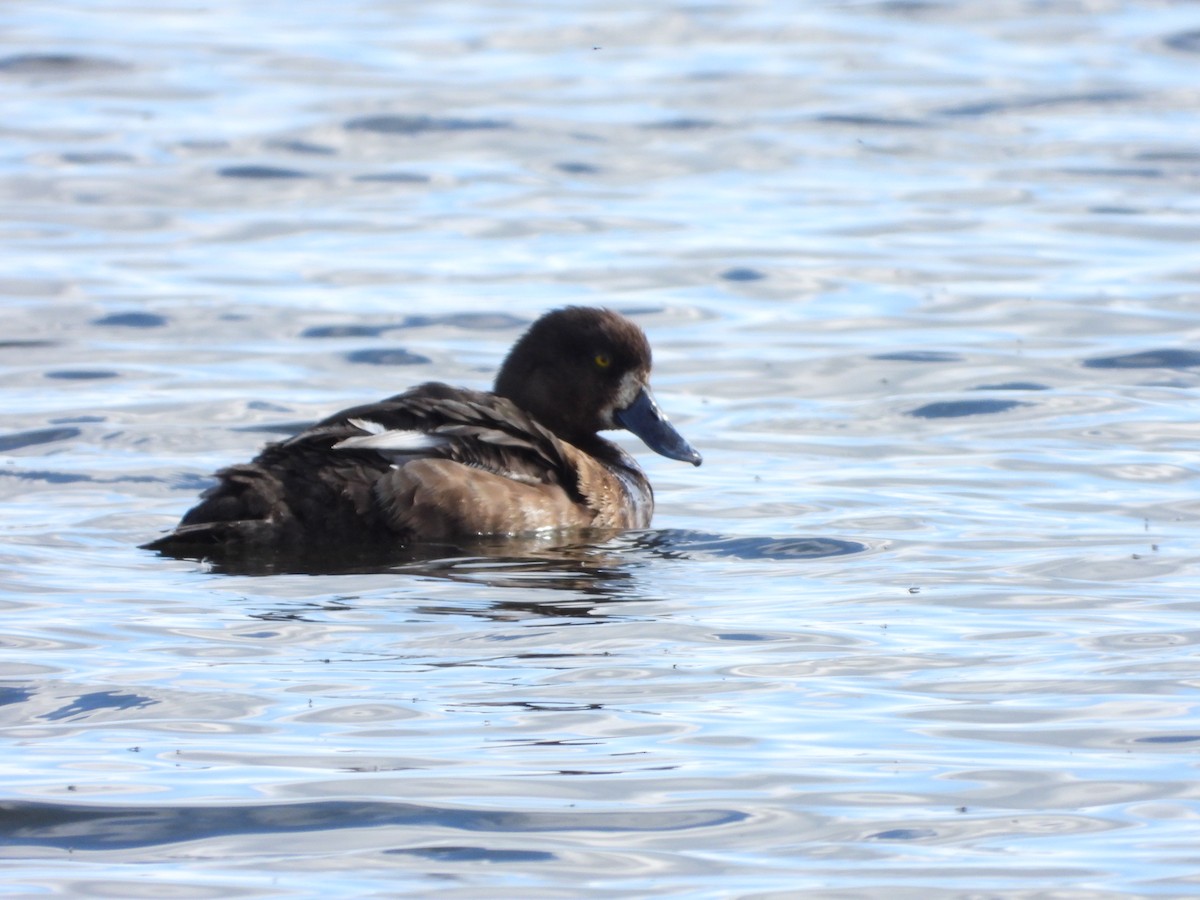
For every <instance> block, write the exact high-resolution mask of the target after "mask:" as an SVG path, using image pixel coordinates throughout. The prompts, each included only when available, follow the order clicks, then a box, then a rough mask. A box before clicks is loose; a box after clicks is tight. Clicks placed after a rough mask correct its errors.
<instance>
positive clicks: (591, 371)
mask: <svg viewBox="0 0 1200 900" xmlns="http://www.w3.org/2000/svg"><path fill="white" fill-rule="evenodd" d="M649 381H650V344H649V342H647V340H646V335H645V334H643V333H642V329H640V328H638V326H636V325H635V324H633V323H632V322H630V321H629V320H628V319H626V318H625V317H624V316H622V315H619V314H618V313H615V312H613V311H612V310H607V309H595V308H593V307H584V306H568V307H565V308H564V309H556V310H554V311H553V312H549V313H546V315H544V316H542V317H541V318H540V319H538V320H537V321H536V322H534V323H533V325H531V326H530V327H529V330H528V331H527V332H525V334H524V335H522V337H521V339H520V340H518V341H517V343H516V344H515V345H514V346H513V348H512V350H511V351H509V354H508V357H507V358H506V359H505V360H504V365H502V366H501V367H500V374H499V375H497V376H496V386H495V391H496V393H497V394H499V395H500V396H502V397H507V398H508V399H509V400H511V401H513V403H515V404H516V405H517V406H519V407H520V408H521V409H523V410H525V411H526V412H528V413H530V414H531V415H532V416H533V417H534V418H535V419H537V420H538V421H539V422H540V423H541V424H542V425H544V426H546V427H547V428H549V429H550V430H551V431H553V432H554V433H555V434H557V435H558V436H559V437H561V438H563V439H564V440H567V441H570V442H571V443H572V444H576V445H577V446H586V445H587V444H588V443H589V442H590V441H591V440H592V438H594V436H595V434H596V432H598V431H605V430H608V429H614V428H626V429H628V430H629V431H632V432H633V433H634V434H636V435H637V436H638V437H640V438H641V439H642V440H643V441H645V442H646V446H648V447H649V448H650V449H651V450H653V451H655V452H656V453H661V454H662V455H663V456H667V457H670V458H671V459H679V460H683V461H685V462H690V463H692V464H694V465H697V466H698V465H700V454H699V453H697V452H696V451H695V450H694V449H692V447H691V445H690V444H688V442H687V441H685V440H684V439H683V438H682V437H681V436H680V435H679V433H678V432H677V431H675V429H674V427H672V425H671V423H670V422H668V421H667V418H666V416H664V415H663V414H662V412H660V411H659V409H658V407H657V406H656V405H655V403H654V400H653V398H652V397H651V395H650V388H649Z"/></svg>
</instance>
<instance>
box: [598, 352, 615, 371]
mask: <svg viewBox="0 0 1200 900" xmlns="http://www.w3.org/2000/svg"><path fill="white" fill-rule="evenodd" d="M594 361H595V363H596V365H598V366H599V367H600V368H602V369H607V368H608V367H609V366H611V365H612V357H611V356H609V355H608V354H607V353H597V354H596V356H595V359H594Z"/></svg>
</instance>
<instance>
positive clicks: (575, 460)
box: [144, 306, 701, 559]
mask: <svg viewBox="0 0 1200 900" xmlns="http://www.w3.org/2000/svg"><path fill="white" fill-rule="evenodd" d="M649 376H650V345H649V343H648V342H647V340H646V336H645V334H644V333H643V332H642V330H641V329H640V328H639V327H638V326H637V325H635V324H634V323H633V322H631V321H629V320H628V319H626V318H625V317H623V316H621V315H619V314H617V313H615V312H612V311H611V310H607V309H594V308H589V307H578V306H571V307H566V308H564V309H558V310H555V311H553V312H550V313H547V314H546V315H544V316H542V317H541V318H540V319H538V320H537V321H536V322H534V323H533V325H532V326H530V328H529V330H528V331H526V332H525V334H524V335H523V336H522V337H521V338H520V339H519V340H518V341H517V343H516V344H515V345H514V346H513V348H512V350H511V351H510V352H509V354H508V356H507V357H506V358H505V360H504V363H503V365H502V366H501V367H500V371H499V374H498V375H497V377H496V382H495V385H494V387H493V389H492V390H491V391H490V392H487V391H474V390H467V389H464V388H456V387H450V386H449V385H446V384H442V383H439V382H429V383H427V384H422V385H419V386H417V387H414V388H412V389H410V390H408V391H405V392H404V393H403V394H398V395H397V396H394V397H391V398H389V399H387V400H382V401H380V402H378V403H371V404H367V405H364V406H357V407H354V408H352V409H347V410H343V411H342V412H339V413H336V414H334V415H332V416H330V417H329V418H327V419H324V420H323V421H321V422H318V423H317V424H316V425H314V426H312V427H311V428H308V429H307V430H305V431H303V432H302V433H300V434H298V435H296V436H295V437H292V438H289V439H288V440H284V441H281V442H278V443H273V444H269V445H268V446H267V447H266V448H265V449H264V450H263V451H262V452H261V453H260V454H259V455H258V456H257V457H256V458H255V459H254V460H253V461H252V462H250V463H246V464H243V465H235V466H231V467H229V468H226V469H222V470H221V471H220V472H218V473H217V477H218V479H219V481H218V482H217V484H216V485H214V486H213V487H211V488H209V489H208V490H207V491H205V492H204V494H203V495H201V502H200V503H199V504H198V505H197V506H196V507H194V508H193V509H192V510H191V511H190V512H188V513H187V514H186V515H185V516H184V517H183V519H182V521H181V522H180V523H179V525H178V526H177V527H176V528H175V530H174V531H172V532H171V533H169V534H167V535H165V536H163V537H161V538H159V539H157V540H155V541H152V542H150V543H149V544H146V545H144V546H145V547H146V548H147V549H151V550H158V551H160V552H162V553H164V554H166V555H169V556H177V557H183V558H197V559H199V558H205V557H214V556H219V555H222V554H228V553H239V554H245V553H255V552H282V551H287V552H292V553H296V552H306V551H309V550H312V551H329V550H330V549H332V548H338V547H345V548H363V547H375V548H379V547H404V546H407V545H411V544H413V543H422V542H429V541H444V540H453V539H460V538H467V537H472V536H484V535H518V534H526V533H536V532H545V531H553V530H569V529H589V528H601V529H626V528H645V527H647V526H648V525H649V523H650V516H651V514H652V512H653V510H654V494H653V491H652V490H651V488H650V482H649V481H648V480H647V478H646V476H645V475H644V474H643V473H642V471H641V469H639V468H638V466H637V463H635V462H634V460H633V459H632V457H630V456H629V455H628V454H627V453H625V452H624V451H623V450H622V449H621V448H620V447H618V446H617V445H616V444H614V443H612V442H610V441H607V440H605V439H604V438H602V437H600V435H599V434H597V432H599V431H605V430H612V429H622V428H623V429H627V430H628V431H631V432H633V433H634V434H636V435H637V436H638V437H639V438H641V439H642V441H644V442H645V444H646V445H647V446H648V447H649V448H650V449H651V450H654V451H655V452H657V453H660V454H662V455H663V456H666V457H669V458H671V459H677V460H682V461H684V462H690V463H692V464H693V465H697V466H698V465H700V461H701V459H700V454H699V453H697V452H696V451H695V450H694V449H693V448H692V446H691V445H690V444H689V443H688V442H687V441H686V440H684V438H683V437H682V436H681V435H680V434H679V433H678V432H677V431H676V430H675V428H674V427H673V426H672V425H671V423H670V422H669V421H668V420H667V418H666V416H664V415H663V413H662V412H661V411H660V410H659V408H658V406H657V404H656V403H655V402H654V399H653V397H652V396H651V393H650V389H649V383H648V381H649Z"/></svg>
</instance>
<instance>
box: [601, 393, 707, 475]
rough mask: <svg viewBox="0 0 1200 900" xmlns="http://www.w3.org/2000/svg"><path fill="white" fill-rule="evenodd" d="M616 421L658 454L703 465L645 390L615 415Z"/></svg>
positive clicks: (693, 449)
mask: <svg viewBox="0 0 1200 900" xmlns="http://www.w3.org/2000/svg"><path fill="white" fill-rule="evenodd" d="M613 418H614V419H615V420H616V422H617V424H618V425H620V426H621V427H622V428H624V429H626V430H628V431H632V432H633V433H634V434H636V435H637V436H638V437H640V438H641V439H642V441H643V442H644V443H645V444H646V446H647V447H649V448H650V449H651V450H653V451H654V452H655V453H659V454H662V455H663V456H665V457H667V458H668V459H678V460H681V461H682V462H690V463H691V464H692V465H693V466H698V465H700V462H701V457H700V454H699V453H697V452H696V448H695V447H693V446H692V445H691V444H689V443H688V442H687V441H686V440H684V438H683V435H681V434H680V433H679V432H678V431H676V430H675V426H674V425H672V424H671V423H670V421H669V420H668V419H667V417H666V416H664V415H663V412H662V410H661V409H659V408H658V404H657V403H655V402H654V398H653V397H651V396H650V392H649V391H647V390H646V389H645V388H643V389H642V390H641V391H639V392H638V395H637V397H636V398H635V399H634V401H633V402H632V403H630V404H629V405H628V406H627V407H625V408H624V409H618V410H617V411H616V412H615V413H613Z"/></svg>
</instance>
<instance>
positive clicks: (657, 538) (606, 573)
mask: <svg viewBox="0 0 1200 900" xmlns="http://www.w3.org/2000/svg"><path fill="white" fill-rule="evenodd" d="M585 539H589V540H588V542H581V541H584V540H585ZM593 541H594V543H593ZM866 549H867V545H866V544H863V543H860V542H858V541H848V540H841V539H838V538H825V537H808V538H771V537H745V536H726V535H719V534H709V533H706V532H701V531H691V530H686V529H668V530H662V531H642V532H628V533H624V534H621V533H618V532H614V531H609V532H595V531H593V532H590V533H586V534H570V535H563V534H554V533H549V534H537V535H530V536H515V537H481V538H470V539H466V540H462V541H458V542H426V543H420V544H410V545H406V546H403V547H396V548H392V549H380V548H378V547H371V548H367V549H363V550H358V549H355V548H344V547H339V548H333V549H330V550H329V551H328V552H325V553H322V552H314V551H307V550H306V551H305V552H304V553H302V554H292V553H289V552H288V551H287V550H286V549H283V550H277V551H274V552H265V551H260V550H255V551H253V552H233V553H228V554H226V555H223V556H220V557H213V558H206V559H204V560H203V561H202V562H203V564H204V566H205V568H206V569H207V570H208V571H211V572H215V573H221V574H226V575H260V576H261V575H279V574H285V573H292V574H307V575H337V574H351V573H357V574H364V573H371V572H375V573H388V572H392V573H403V574H406V575H415V576H421V577H425V578H441V579H446V580H449V581H462V582H466V583H472V584H490V585H494V586H496V587H515V586H523V587H529V588H546V589H549V590H571V591H582V592H584V593H595V594H598V595H608V594H615V593H619V592H620V589H619V584H620V581H621V580H622V579H625V578H628V577H629V573H628V572H627V571H624V570H625V569H628V568H636V567H638V566H639V565H645V564H646V562H645V558H646V557H652V558H655V557H656V558H660V559H677V560H678V559H682V560H686V559H693V558H702V557H716V558H724V559H730V560H739V559H740V560H802V559H823V558H827V557H831V556H844V555H846V554H851V553H861V552H863V551H864V550H866ZM184 558H188V557H184Z"/></svg>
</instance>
